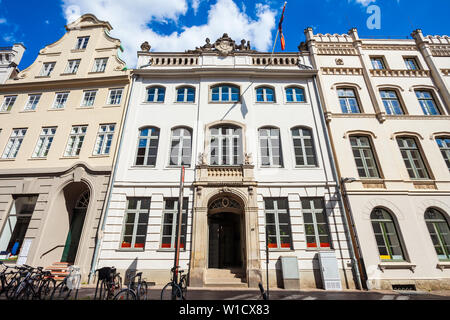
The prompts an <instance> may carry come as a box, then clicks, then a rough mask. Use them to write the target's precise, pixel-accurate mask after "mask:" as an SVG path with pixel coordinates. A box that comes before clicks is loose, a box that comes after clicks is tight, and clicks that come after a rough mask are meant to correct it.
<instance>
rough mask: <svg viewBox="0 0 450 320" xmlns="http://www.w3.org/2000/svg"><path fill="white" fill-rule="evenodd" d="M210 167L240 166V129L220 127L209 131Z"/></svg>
mask: <svg viewBox="0 0 450 320" xmlns="http://www.w3.org/2000/svg"><path fill="white" fill-rule="evenodd" d="M210 133H211V141H210V142H211V153H210V160H211V162H210V163H211V165H239V164H242V129H241V128H239V127H231V126H230V127H228V126H223V127H222V126H221V127H215V128H211V129H210Z"/></svg>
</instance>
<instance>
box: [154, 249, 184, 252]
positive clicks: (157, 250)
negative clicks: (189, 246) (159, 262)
mask: <svg viewBox="0 0 450 320" xmlns="http://www.w3.org/2000/svg"><path fill="white" fill-rule="evenodd" d="M156 252H175V249H162V248H159V249H156ZM180 252H186V249H180Z"/></svg>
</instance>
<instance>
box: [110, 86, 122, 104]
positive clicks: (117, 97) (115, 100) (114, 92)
mask: <svg viewBox="0 0 450 320" xmlns="http://www.w3.org/2000/svg"><path fill="white" fill-rule="evenodd" d="M122 93H123V89H122V88H120V89H110V90H109V96H108V104H120V102H121V101H122Z"/></svg>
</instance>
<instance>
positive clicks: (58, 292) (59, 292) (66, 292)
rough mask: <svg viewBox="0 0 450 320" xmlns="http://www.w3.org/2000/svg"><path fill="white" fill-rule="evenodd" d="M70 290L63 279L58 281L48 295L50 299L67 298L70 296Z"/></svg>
mask: <svg viewBox="0 0 450 320" xmlns="http://www.w3.org/2000/svg"><path fill="white" fill-rule="evenodd" d="M71 292H72V290H70V289H69V288H68V287H67V285H66V282H65V281H62V282H60V283H59V284H58V285H57V286H56V287H55V289H53V292H52V294H51V296H50V299H51V300H67V299H68V298H69V296H70V293H71Z"/></svg>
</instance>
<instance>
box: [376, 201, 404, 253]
mask: <svg viewBox="0 0 450 320" xmlns="http://www.w3.org/2000/svg"><path fill="white" fill-rule="evenodd" d="M370 220H371V222H372V228H373V232H374V233H375V239H376V242H377V246H378V252H379V255H380V259H381V260H382V261H383V260H384V261H393V260H401V261H403V260H404V259H405V257H404V254H403V249H402V246H401V243H400V239H399V236H398V234H397V228H396V226H395V223H394V220H392V216H391V215H390V213H389V212H387V211H386V210H385V209H382V208H375V209H374V210H373V211H372V213H371V214H370Z"/></svg>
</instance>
